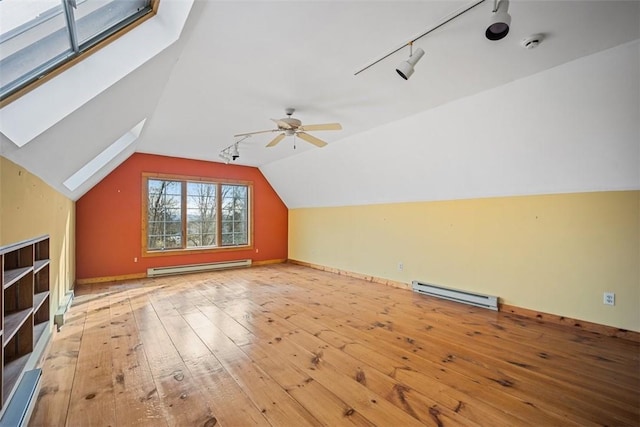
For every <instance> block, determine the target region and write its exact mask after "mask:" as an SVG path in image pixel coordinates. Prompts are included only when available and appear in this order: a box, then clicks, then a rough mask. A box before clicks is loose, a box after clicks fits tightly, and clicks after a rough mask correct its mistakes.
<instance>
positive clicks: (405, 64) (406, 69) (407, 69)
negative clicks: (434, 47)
mask: <svg viewBox="0 0 640 427" xmlns="http://www.w3.org/2000/svg"><path fill="white" fill-rule="evenodd" d="M423 55H424V50H422V49H420V48H417V49H416V51H415V53H414V52H413V42H410V43H409V59H407V60H406V61H402V62H401V63H400V64H399V65H398V68H396V72H397V73H398V74H399V75H400V77H402V78H403V79H405V80H409V77H411V75H412V74H413V72H414V71H415V70H414V67H415V66H416V64H417V63H418V61H420V58H422V56H423Z"/></svg>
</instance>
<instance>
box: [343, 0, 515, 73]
mask: <svg viewBox="0 0 640 427" xmlns="http://www.w3.org/2000/svg"><path fill="white" fill-rule="evenodd" d="M484 1H485V0H474V2H473V3H472V4H470V5H468V6H465V7H463V8H462V9H459V10H457V11H455V12H453V13H452V14H451V15H449V16H445V17H444V18H442V20H441V21H440V22H439V23H437V24H436V25H434V26H433V27H431V28H429V29H428V30H426V31H424V32H423V33H422V34H419V35H417V36H416V37H414V38H413V39H411V40H409V42H407V43H403V44H402V46H400V47H397V48H395V49H393V50H392V51H390V52H387V53H385V54H384V55H383V56H382V57H380V58H378V59H376V60H374V61H373V62H370V63H369V64H368V65H365V66H364V67H363V68H361V69H360V70H358V71H356V72H355V73H354V75H356V76H357V75H358V74H360V73H362V72H363V71H365V70H368V69H369V68H371V67H373V66H374V65H376V64H377V63H379V62H381V61H383V60H384V59H386V58H388V57H390V56H391V55H393V54H394V53H396V52H399V51H400V50H402V49H404V48H405V47H406V46H407V45H409V46H412V45H413V42H415V41H416V40H418V39H421V38H422V37H424V36H426V35H427V34H430V33H432V32H433V31H435V30H437V29H438V28H440V27H442V26H444V25H446V24H448V23H449V22H451V21H453V20H454V19H456V18H458V17H459V16H462V15H464V14H465V13H467V12H469V11H470V10H471V9H473V8H474V7H476V6H478V5H479V4H480V3H483V2H484ZM494 1H497V0H494ZM503 2H506V0H502V1H501V3H503ZM495 6H496V5H494V12H495V9H496V7H495ZM505 11H506V9H505ZM507 16H508V14H507ZM507 26H508V24H507ZM507 31H508V29H507ZM487 37H488V36H487ZM422 55H424V51H423V50H422V49H416V53H415V55H414V54H411V56H410V57H409V59H408V60H407V61H404V62H402V63H401V64H400V65H399V66H398V68H396V71H397V72H398V74H400V76H401V77H402V78H403V79H405V80H407V79H408V78H409V77H411V74H413V71H414V69H413V68H414V66H415V65H416V63H417V62H418V61H419V60H420V58H422Z"/></svg>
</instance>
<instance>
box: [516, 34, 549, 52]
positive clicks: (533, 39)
mask: <svg viewBox="0 0 640 427" xmlns="http://www.w3.org/2000/svg"><path fill="white" fill-rule="evenodd" d="M543 39H544V35H542V34H533V35H531V36H529V37H525V38H524V39H522V41H521V42H520V44H521V45H522V47H523V48H525V49H535V48H536V47H538V45H540V43H542V40H543Z"/></svg>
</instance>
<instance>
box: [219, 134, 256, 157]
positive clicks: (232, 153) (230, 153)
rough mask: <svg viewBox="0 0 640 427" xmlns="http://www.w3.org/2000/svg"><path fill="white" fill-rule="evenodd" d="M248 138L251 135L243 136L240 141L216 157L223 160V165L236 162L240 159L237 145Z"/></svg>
mask: <svg viewBox="0 0 640 427" xmlns="http://www.w3.org/2000/svg"><path fill="white" fill-rule="evenodd" d="M250 136H251V135H244V137H243V138H242V139H241V140H239V141H236V142H234V143H233V144H231V145H230V146H228V147H227V148H225V149H223V150H222V151H220V154H218V157H220V158H221V159H222V160H224V162H225V163H229V162H230V161H232V160H233V161H236V160H238V159H239V158H240V150H239V149H238V144H240V143H241V142H242V141H244V140H245V139H247V138H249V137H250Z"/></svg>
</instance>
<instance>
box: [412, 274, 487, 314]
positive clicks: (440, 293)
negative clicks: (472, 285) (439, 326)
mask: <svg viewBox="0 0 640 427" xmlns="http://www.w3.org/2000/svg"><path fill="white" fill-rule="evenodd" d="M411 284H412V287H413V291H414V292H418V293H420V294H425V295H429V296H432V297H437V298H443V299H448V300H449V301H455V302H461V303H463V304H469V305H474V306H476V307H482V308H488V309H489V310H495V311H498V297H494V296H491V295H483V294H477V293H473V292H467V291H460V290H458V289H451V288H445V287H443V286H436V285H432V284H429V283H422V282H418V281H417V280H414V281H413V282H411Z"/></svg>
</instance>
